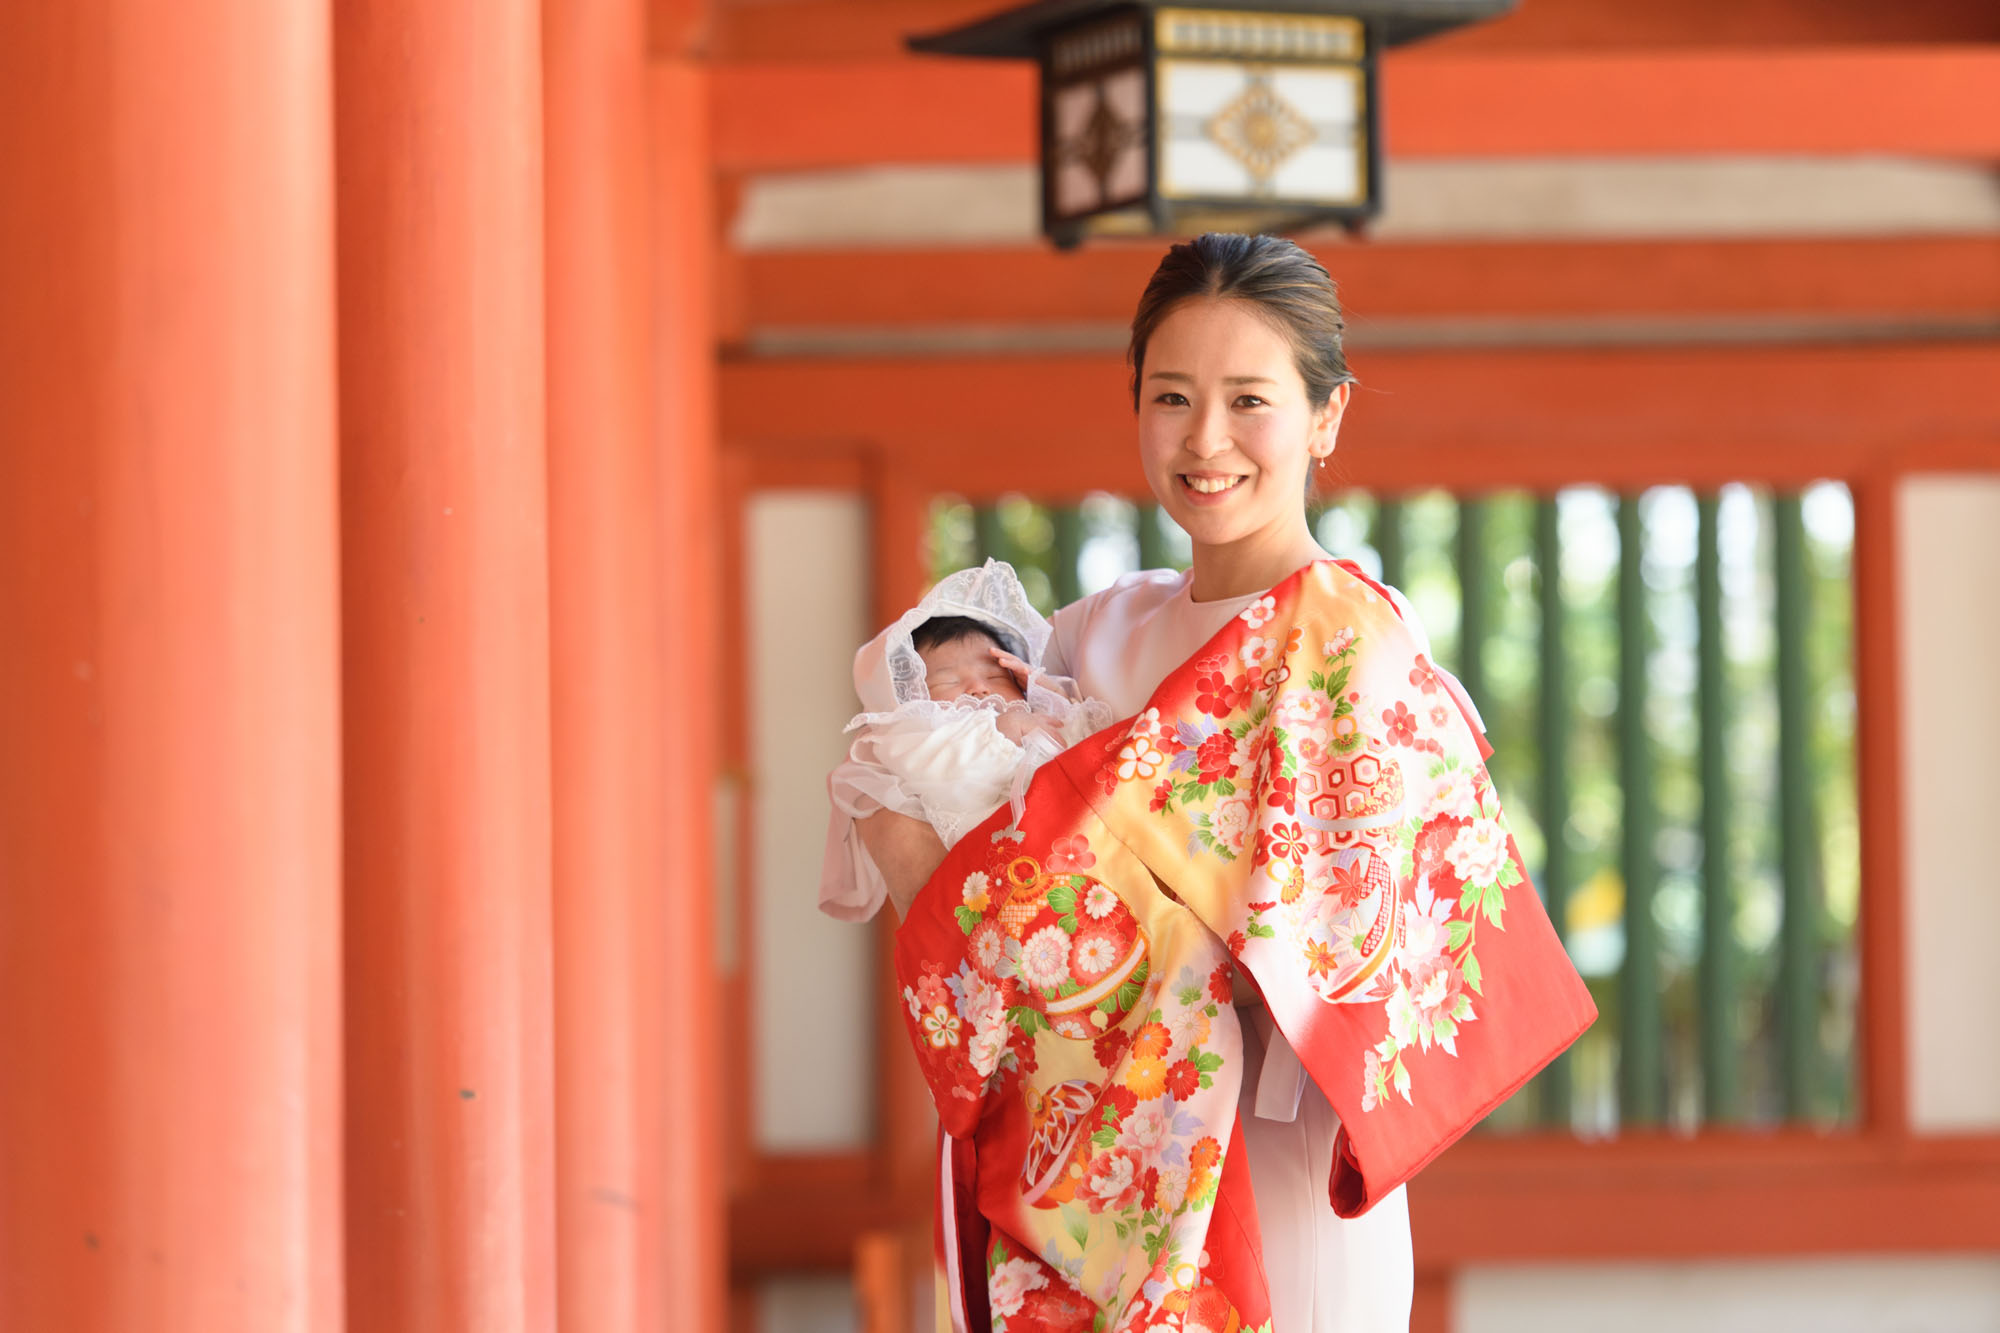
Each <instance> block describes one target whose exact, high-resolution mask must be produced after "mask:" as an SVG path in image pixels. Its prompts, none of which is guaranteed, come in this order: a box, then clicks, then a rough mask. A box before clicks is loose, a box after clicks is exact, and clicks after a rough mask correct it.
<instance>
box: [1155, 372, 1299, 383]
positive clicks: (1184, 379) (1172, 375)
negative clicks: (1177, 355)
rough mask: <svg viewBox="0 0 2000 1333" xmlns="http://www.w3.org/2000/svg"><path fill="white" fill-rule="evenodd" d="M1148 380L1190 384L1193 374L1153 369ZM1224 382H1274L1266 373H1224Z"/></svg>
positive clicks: (1192, 380) (1192, 381)
mask: <svg viewBox="0 0 2000 1333" xmlns="http://www.w3.org/2000/svg"><path fill="white" fill-rule="evenodd" d="M1146 378H1147V379H1149V380H1173V381H1174V382H1175V383H1177V384H1192V383H1194V376H1192V375H1189V374H1186V373H1185V372H1183V371H1178V370H1155V371H1153V372H1152V373H1151V374H1149V375H1147V376H1146ZM1222 382H1223V383H1224V384H1276V383H1277V381H1276V380H1274V379H1272V378H1271V377H1269V376H1268V375H1226V376H1224V377H1223V380H1222Z"/></svg>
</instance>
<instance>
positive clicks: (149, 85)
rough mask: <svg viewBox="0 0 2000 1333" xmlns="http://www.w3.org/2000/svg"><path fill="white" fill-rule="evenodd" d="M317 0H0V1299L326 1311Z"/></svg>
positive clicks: (327, 857)
mask: <svg viewBox="0 0 2000 1333" xmlns="http://www.w3.org/2000/svg"><path fill="white" fill-rule="evenodd" d="M328 27H329V19H328V15H327V7H326V5H325V4H324V3H309V2H307V0H291V2H285V3H280V2H279V0H187V3H183V4H176V5H173V6H159V5H152V4H141V3H136V2H133V3H99V4H92V5H68V4H9V5H4V6H0V162H4V163H5V164H6V182H5V186H4V188H0V1328H6V1329H20V1330H31V1329H32V1330H40V1329H52V1330H53V1329H60V1330H63V1333H98V1331H100V1330H105V1331H109V1330H119V1331H121V1333H122V1330H126V1329H137V1328H146V1329H153V1330H161V1333H196V1330H201V1331H203V1333H206V1331H208V1330H215V1329H248V1328H255V1329H269V1330H274V1331H279V1330H282V1331H284V1333H302V1331H305V1330H313V1331H315V1333H317V1331H320V1330H324V1331H325V1333H334V1330H337V1329H339V1328H340V1327H341V1325H342V1310H341V1294H340V1285H339V1284H340V1177H339V1145H340V1131H339V1122H338V1115H339V1097H340V1083H339V1060H340V1049H339V1041H340V1036H339V1031H340V1030H339V1012H338V966H339V952H338V950H339V934H338V929H339V927H338V912H339V898H338V893H339V872H340V863H339V855H340V846H339V750H338V742H339V735H338V732H339V720H338V645H337V638H336V633H337V615H336V613H337V597H338V590H337V581H336V574H337V571H336V549H337V546H336V532H335V498H336V497H335V463H334V398H333V372H334V352H333V336H334V333H333V330H334V324H333V237H332V223H333V219H332V202H331V185H332V171H331V166H332V162H331V152H332V141H331V127H330V124H329V110H330V105H331V94H330V87H329V77H330V75H329V70H330V64H329V62H330V52H329V49H328Z"/></svg>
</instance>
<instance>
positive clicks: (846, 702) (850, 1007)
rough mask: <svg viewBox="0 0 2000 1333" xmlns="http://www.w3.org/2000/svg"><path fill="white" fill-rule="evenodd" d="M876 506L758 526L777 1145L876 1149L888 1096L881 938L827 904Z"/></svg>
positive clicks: (771, 508) (756, 589) (763, 991)
mask: <svg viewBox="0 0 2000 1333" xmlns="http://www.w3.org/2000/svg"><path fill="white" fill-rule="evenodd" d="M867 537H868V534H867V511H866V506H865V504H864V503H863V501H862V500H861V499H860V498H859V497H856V496H850V495H840V494H834V493H829V492H823V491H816V492H765V493H762V494H759V495H757V496H755V497H754V498H753V499H752V500H751V501H750V504H749V512H748V514H747V515H746V516H745V523H744V540H745V542H746V543H747V544H748V549H747V551H746V552H745V557H746V560H745V569H746V579H745V582H746V584H747V587H748V589H749V596H750V607H749V610H748V615H747V617H746V622H747V626H748V630H749V638H750V660H749V661H747V662H745V663H743V664H742V670H744V671H745V672H747V673H748V675H749V680H750V689H749V697H750V754H751V786H752V793H753V794H752V802H751V809H752V818H753V819H754V821H755V823H754V825H753V827H754V828H755V830H756V837H755V852H754V855H755V857H756V871H755V880H754V884H755V888H754V905H753V908H752V914H751V921H752V939H751V941H749V946H750V949H751V952H752V957H753V959H754V965H755V969H756V994H755V996H754V999H753V1003H754V1005H755V1008H756V1014H755V1021H754V1023H753V1024H752V1031H753V1033H754V1034H755V1041H756V1051H755V1058H754V1059H753V1060H752V1061H751V1069H752V1077H753V1078H754V1079H755V1080H756V1096H755V1106H756V1142H757V1143H758V1145H759V1146H760V1147H762V1148H765V1149H767V1150H771V1151H779V1152H784V1151H808V1152H809V1151H818V1150H825V1149H841V1148H857V1147H862V1146H864V1145H866V1143H867V1142H868V1139H869V1135H870V1117H871V1114H872V1100H873V1088H874V1067H875V1066H874V1053H873V1044H872V1033H873V1027H872V1019H871V1014H870V996H869V978H870V975H871V969H872V966H873V956H874V945H873V932H872V931H871V930H870V929H869V928H867V927H864V926H852V925H843V924H842V923H840V922H838V921H834V920H831V919H829V918H827V917H824V916H821V915H820V913H819V910H818V906H817V904H818V897H819V867H820V856H821V853H822V851H823V850H824V848H825V842H826V824H827V814H828V807H827V799H826V775H827V771H828V770H829V769H831V768H832V767H833V766H834V765H835V764H836V763H838V762H840V758H841V756H842V754H844V753H845V750H846V741H845V738H844V737H842V735H841V730H840V729H841V728H842V727H843V726H845V725H846V724H847V720H848V718H850V717H852V716H853V715H854V712H855V709H856V707H857V704H856V703H855V700H854V675H853V664H854V650H855V649H856V648H858V647H860V646H861V642H862V640H863V639H864V638H865V637H866V636H867V635H868V633H869V632H870V631H869V628H868V626H867V624H866V620H867V615H868V604H867V603H868V540H867Z"/></svg>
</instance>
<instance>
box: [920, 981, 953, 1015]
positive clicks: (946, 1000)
mask: <svg viewBox="0 0 2000 1333" xmlns="http://www.w3.org/2000/svg"><path fill="white" fill-rule="evenodd" d="M917 1003H918V1004H919V1005H921V1006H923V1007H924V1008H925V1009H935V1008H937V1007H938V1006H939V1005H941V1004H942V1005H949V1004H950V1003H951V993H950V992H949V991H947V990H945V988H944V981H943V980H942V979H941V978H940V977H939V976H938V974H937V973H935V972H926V973H925V974H924V975H923V977H922V979H921V980H919V981H918V982H917Z"/></svg>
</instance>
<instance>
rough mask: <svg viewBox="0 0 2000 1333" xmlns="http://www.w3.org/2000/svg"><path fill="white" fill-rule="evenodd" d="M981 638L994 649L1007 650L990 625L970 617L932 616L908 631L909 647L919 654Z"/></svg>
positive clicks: (1009, 649)
mask: <svg viewBox="0 0 2000 1333" xmlns="http://www.w3.org/2000/svg"><path fill="white" fill-rule="evenodd" d="M971 638H981V639H984V640H986V641H987V642H988V643H990V644H992V645H993V646H994V647H995V648H1004V649H1007V651H1009V652H1012V651H1013V650H1012V649H1011V648H1007V644H1006V643H1005V642H1004V641H1002V639H1001V638H1000V636H999V634H997V633H996V632H995V631H994V629H993V627H992V626H991V625H987V624H984V623H982V622H980V621H977V620H974V619H973V618H972V617H971V616H932V617H931V618H930V619H929V620H926V621H925V622H924V623H923V624H921V625H919V626H917V627H916V628H915V629H913V630H911V631H910V646H911V647H912V648H915V649H916V650H917V651H918V652H920V653H927V652H929V651H930V650H931V649H933V648H942V647H944V646H945V645H946V644H948V643H957V642H958V641H959V640H960V639H971Z"/></svg>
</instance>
